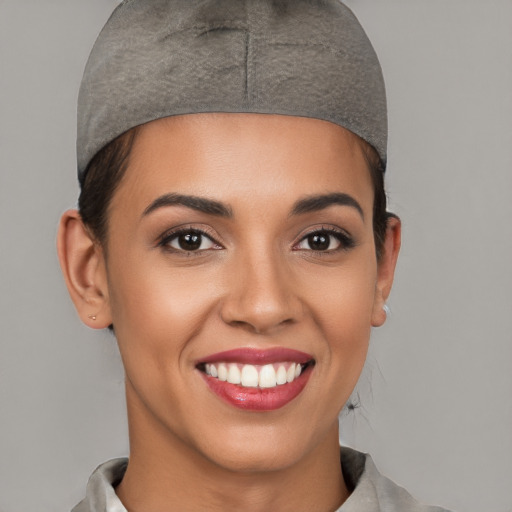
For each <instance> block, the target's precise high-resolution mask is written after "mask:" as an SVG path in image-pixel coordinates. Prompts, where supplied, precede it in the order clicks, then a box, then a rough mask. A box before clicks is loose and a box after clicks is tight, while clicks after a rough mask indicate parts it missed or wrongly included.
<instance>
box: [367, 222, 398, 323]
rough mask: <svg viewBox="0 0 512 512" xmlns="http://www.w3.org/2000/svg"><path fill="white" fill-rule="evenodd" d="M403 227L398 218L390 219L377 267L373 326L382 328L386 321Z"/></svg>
mask: <svg viewBox="0 0 512 512" xmlns="http://www.w3.org/2000/svg"><path fill="white" fill-rule="evenodd" d="M401 235H402V225H401V222H400V219H399V218H398V217H395V216H392V217H390V218H389V219H388V224H387V227H386V238H385V240H384V247H383V251H382V255H381V258H380V260H379V261H378V264H377V265H378V267H377V284H376V287H375V299H374V303H373V311H372V326H373V327H380V326H381V325H382V324H383V323H384V322H385V321H386V312H385V311H384V306H385V304H386V301H387V299H388V297H389V294H390V292H391V285H392V284H393V277H394V275H395V267H396V261H397V259H398V253H399V251H400V244H401Z"/></svg>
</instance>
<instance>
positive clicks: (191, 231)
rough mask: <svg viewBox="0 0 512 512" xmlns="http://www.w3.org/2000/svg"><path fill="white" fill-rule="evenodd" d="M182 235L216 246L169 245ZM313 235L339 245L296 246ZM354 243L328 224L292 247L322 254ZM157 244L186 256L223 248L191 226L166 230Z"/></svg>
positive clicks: (345, 234)
mask: <svg viewBox="0 0 512 512" xmlns="http://www.w3.org/2000/svg"><path fill="white" fill-rule="evenodd" d="M183 235H199V236H200V237H204V238H207V239H208V240H209V241H210V242H211V243H212V244H213V245H214V246H216V247H211V248H208V249H200V247H199V248H198V249H196V250H186V249H181V248H176V247H172V246H171V245H170V244H171V242H172V241H174V240H176V239H178V237H180V236H183ZM314 235H327V236H328V237H334V238H335V239H336V240H337V241H338V242H339V247H336V248H335V249H326V250H315V249H313V248H310V249H301V248H298V246H299V245H300V244H301V243H303V242H304V241H306V240H307V239H308V238H309V237H311V236H314ZM203 243H204V240H201V244H200V245H202V244H203ZM329 244H330V242H329ZM355 245H356V244H355V241H354V239H353V238H352V237H351V236H350V235H349V234H347V233H346V232H344V231H341V230H339V229H336V228H333V227H330V226H322V227H321V228H319V229H318V228H317V229H313V230H311V231H310V232H308V233H306V234H305V235H304V236H303V237H302V238H301V239H300V240H299V242H298V243H296V244H295V245H294V246H293V249H294V250H296V251H306V252H313V253H315V254H319V255H323V254H333V253H336V252H340V251H347V250H349V249H352V248H353V247H354V246H355ZM158 246H159V247H162V248H163V249H165V250H166V251H169V252H173V253H176V254H183V255H187V256H192V255H199V254H202V253H204V252H205V251H207V250H212V249H213V250H219V249H223V246H222V245H221V244H219V243H218V242H217V241H216V240H215V238H214V237H213V236H212V235H211V234H210V233H208V232H207V231H206V230H203V229H200V228H196V227H192V226H187V227H180V228H176V229H173V230H171V231H168V232H166V233H165V234H164V235H163V236H162V237H161V238H160V240H159V242H158Z"/></svg>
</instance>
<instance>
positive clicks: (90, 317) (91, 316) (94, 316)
mask: <svg viewBox="0 0 512 512" xmlns="http://www.w3.org/2000/svg"><path fill="white" fill-rule="evenodd" d="M87 318H89V319H91V320H96V315H87Z"/></svg>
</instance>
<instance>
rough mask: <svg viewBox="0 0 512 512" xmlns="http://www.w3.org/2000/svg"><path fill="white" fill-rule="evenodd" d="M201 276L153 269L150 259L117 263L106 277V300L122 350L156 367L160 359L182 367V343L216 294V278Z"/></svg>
mask: <svg viewBox="0 0 512 512" xmlns="http://www.w3.org/2000/svg"><path fill="white" fill-rule="evenodd" d="M203 274H204V272H201V271H195V272H190V271H187V270H186V269H179V268H178V269H176V268H170V267H166V266H165V265H162V264H160V265H155V264H154V262H152V261H151V259H148V261H146V262H141V261H140V260H139V261H133V259H132V260H130V258H125V259H124V260H122V261H121V263H120V264H119V265H117V266H116V267H115V269H113V270H112V272H110V273H109V293H110V297H109V300H110V306H111V311H112V319H113V324H114V328H115V331H116V336H117V338H118V342H119V345H120V349H121V351H122V352H123V351H124V352H126V353H128V352H129V354H130V357H131V358H132V357H133V358H139V359H140V358H144V359H153V360H154V361H155V364H158V361H163V360H164V358H163V357H162V356H163V355H165V354H169V355H171V354H172V356H173V360H175V361H177V362H178V363H181V362H183V361H182V360H181V357H182V356H183V358H185V357H186V356H187V354H188V352H187V351H188V350H189V349H190V347H189V346H188V344H187V343H188V342H189V341H190V340H191V339H192V338H193V337H194V336H195V335H196V334H197V331H198V329H200V326H201V325H203V324H204V319H205V318H206V317H207V316H208V315H209V314H210V312H211V310H212V309H213V308H214V307H215V305H216V303H217V297H218V295H219V289H218V286H216V283H217V282H218V280H217V279H216V278H215V276H214V275H213V276H212V273H211V271H210V272H209V275H208V279H206V278H205V276H203ZM128 348H129V350H128ZM132 354H133V355H132ZM176 358H177V359H176Z"/></svg>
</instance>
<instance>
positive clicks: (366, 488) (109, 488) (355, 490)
mask: <svg viewBox="0 0 512 512" xmlns="http://www.w3.org/2000/svg"><path fill="white" fill-rule="evenodd" d="M127 465H128V459H113V460H110V461H108V462H105V463H104V464H102V465H101V466H99V467H98V468H97V469H96V470H95V471H94V473H93V474H92V475H91V478H90V479H89V483H88V484H87V492H86V497H85V499H84V500H83V501H81V502H80V503H79V504H78V505H77V506H76V507H75V508H74V509H73V510H72V511H71V512H127V510H126V508H125V507H124V506H123V504H122V503H121V501H120V500H119V498H118V497H117V495H116V493H115V490H114V487H115V486H116V485H117V484H119V482H120V481H121V480H122V478H123V475H124V472H125V471H126V467H127ZM341 467H342V470H343V477H344V479H345V482H346V485H347V487H348V489H349V490H351V491H352V493H351V495H350V496H349V498H348V499H347V500H346V501H345V503H343V505H342V506H341V507H340V508H339V509H338V510H337V511H336V512H448V511H447V510H445V509H443V508H440V507H430V506H427V505H422V504H421V503H418V502H417V501H416V500H415V499H414V498H413V497H412V496H411V495H410V494H409V493H408V492H407V491H406V490H405V489H403V488H402V487H400V486H398V485H396V484H395V483H394V482H392V481H391V480H389V479H388V478H386V477H385V476H382V475H381V474H380V473H379V472H378V470H377V468H376V467H375V464H374V463H373V461H372V458H371V457H370V456H369V455H368V454H364V453H360V452H357V451H355V450H352V449H351V448H345V447H342V448H341Z"/></svg>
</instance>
